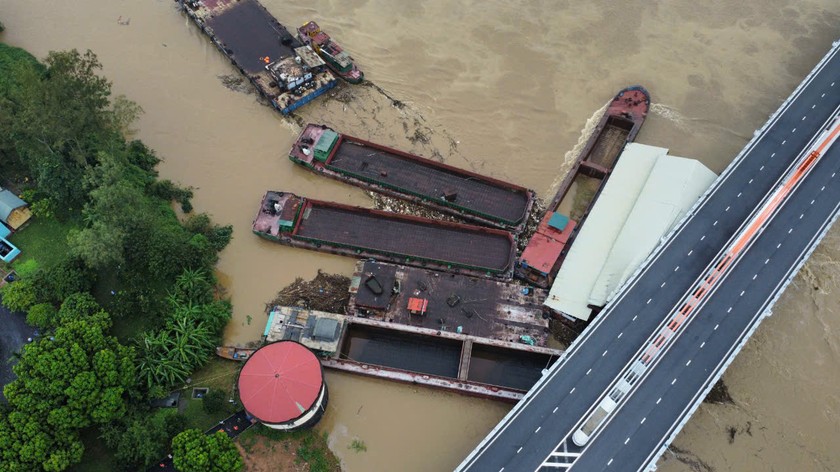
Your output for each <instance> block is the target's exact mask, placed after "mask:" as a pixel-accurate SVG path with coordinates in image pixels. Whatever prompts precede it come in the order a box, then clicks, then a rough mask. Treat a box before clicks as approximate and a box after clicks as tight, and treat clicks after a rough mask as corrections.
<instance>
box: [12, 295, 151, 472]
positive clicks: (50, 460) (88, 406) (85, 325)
mask: <svg viewBox="0 0 840 472" xmlns="http://www.w3.org/2000/svg"><path fill="white" fill-rule="evenodd" d="M88 297H89V295H79V296H76V297H70V298H69V299H68V302H65V304H64V305H63V306H62V308H61V310H59V319H60V322H61V324H60V325H59V326H58V327H57V328H56V329H55V332H54V333H53V335H52V336H49V337H42V338H39V339H37V340H36V341H34V342H32V343H30V344H27V345H26V346H25V347H24V349H23V353H22V355H21V357H20V360H19V361H18V363H17V364H16V365H15V366H14V372H15V374H16V375H17V378H16V379H15V380H13V381H12V382H11V383H9V384H8V385H6V387H5V388H4V389H3V393H4V395H5V396H6V399H7V400H8V403H9V407H10V413H9V415H8V416H6V417H4V418H3V419H0V450H2V452H0V453H1V454H2V459H3V463H4V464H5V467H7V468H8V469H9V470H39V469H44V470H50V471H53V470H55V471H58V470H64V469H66V468H67V467H69V466H70V465H72V464H74V463H76V462H78V461H79V460H80V459H81V454H82V451H83V448H82V446H81V443H80V442H79V438H78V430H79V429H81V428H85V427H88V426H90V425H101V424H106V423H108V422H109V421H112V420H114V419H116V418H120V417H122V416H123V415H124V414H125V412H126V400H127V398H128V396H129V394H130V393H131V392H132V390H133V389H134V388H135V382H136V377H135V367H134V352H133V350H132V349H131V348H128V347H126V346H123V345H121V344H119V342H117V340H116V339H115V338H113V337H111V336H108V335H107V334H106V332H107V330H108V328H110V326H111V320H110V317H109V316H108V314H107V313H105V312H103V311H96V308H97V307H96V306H95V305H94V304H91V303H90V299H89V298H88Z"/></svg>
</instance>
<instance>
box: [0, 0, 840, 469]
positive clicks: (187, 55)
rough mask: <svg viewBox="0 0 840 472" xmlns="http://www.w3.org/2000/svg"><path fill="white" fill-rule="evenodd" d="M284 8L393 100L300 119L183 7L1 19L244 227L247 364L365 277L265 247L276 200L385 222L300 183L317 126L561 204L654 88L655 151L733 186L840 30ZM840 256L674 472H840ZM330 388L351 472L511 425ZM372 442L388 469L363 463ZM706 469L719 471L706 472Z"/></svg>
mask: <svg viewBox="0 0 840 472" xmlns="http://www.w3.org/2000/svg"><path fill="white" fill-rule="evenodd" d="M264 3H265V5H266V7H267V8H268V9H269V10H270V11H271V12H272V13H273V14H274V15H275V16H277V17H278V18H279V19H280V20H281V21H282V22H283V23H285V24H287V25H288V26H290V27H296V26H298V25H299V24H303V23H304V22H305V21H307V20H309V19H315V20H317V21H318V22H319V23H320V24H321V26H322V27H323V28H324V29H325V30H326V31H328V32H329V33H330V34H331V35H333V36H334V37H335V38H336V39H337V41H339V42H340V43H341V44H342V45H343V46H344V47H345V48H346V49H348V50H349V51H350V53H351V54H352V55H353V56H354V57H355V59H356V60H357V61H358V63H359V64H360V66H361V67H362V68H363V69H364V71H365V75H366V77H367V78H368V79H370V80H371V81H372V82H373V84H375V86H356V87H347V86H344V87H342V88H341V89H338V90H336V91H335V93H333V94H331V97H330V98H328V99H319V100H317V101H315V102H314V103H312V104H310V105H307V106H306V107H304V108H302V109H300V110H299V111H298V112H297V113H296V116H295V117H292V118H283V117H281V116H280V115H279V114H277V113H275V112H273V111H272V110H271V109H270V108H268V107H266V106H263V105H261V104H259V103H258V102H257V101H256V99H255V95H254V94H252V93H248V88H247V87H237V86H235V84H231V80H230V77H235V73H236V71H234V70H233V69H232V68H231V66H230V65H229V63H228V62H226V61H225V59H224V58H223V56H222V55H221V54H219V53H218V51H217V50H216V49H215V47H213V46H212V45H211V44H210V43H209V42H208V41H207V40H206V38H205V37H204V36H203V35H202V34H201V33H200V31H198V29H197V28H195V26H194V25H192V24H190V23H188V21H187V20H186V19H185V17H184V16H183V15H182V14H180V13H178V12H177V11H176V4H175V3H173V2H171V1H168V0H143V1H124V0H123V1H113V0H111V1H108V0H77V1H75V2H58V1H55V0H30V1H26V2H24V1H21V0H0V19H2V21H3V23H4V24H5V25H6V28H7V31H6V32H5V33H3V34H2V36H0V38H2V39H3V40H4V41H6V42H9V43H11V44H13V45H17V46H21V47H24V48H26V49H28V50H30V51H31V52H33V53H34V54H35V55H37V56H39V57H42V56H44V55H45V54H46V53H47V52H48V51H49V50H51V49H67V48H79V49H86V48H90V49H92V50H94V51H95V52H96V53H97V54H98V55H99V57H100V59H101V61H102V63H103V64H104V65H105V74H106V75H107V76H108V78H109V79H110V80H112V81H113V82H114V90H115V91H116V92H117V93H122V94H125V95H127V96H128V97H129V98H130V99H132V100H134V101H136V102H138V103H139V104H140V105H141V106H142V107H143V108H144V110H145V114H144V115H143V116H142V118H141V119H140V121H139V122H138V123H137V125H136V128H137V129H138V134H137V136H138V137H139V138H141V139H143V140H144V141H145V142H146V143H147V144H148V145H149V146H151V147H152V148H154V149H155V150H156V151H157V152H158V153H159V154H160V156H161V157H163V158H164V162H163V163H162V164H161V166H160V171H161V174H162V176H163V177H165V178H168V179H172V180H174V181H177V182H180V183H182V184H184V185H188V186H192V187H194V188H195V200H194V205H195V208H196V209H197V210H198V211H205V212H208V213H210V214H211V215H212V216H213V218H214V220H216V221H218V222H219V223H221V224H232V225H233V226H234V239H233V241H232V243H231V245H230V246H229V247H228V248H227V249H226V250H225V251H224V252H223V254H222V257H221V261H220V263H219V275H220V279H221V280H222V281H223V283H224V285H225V287H226V288H227V290H228V295H229V296H230V297H231V298H232V301H233V303H234V320H233V322H232V323H231V325H230V326H229V328H228V330H227V332H226V338H227V341H229V342H232V343H246V342H249V341H252V340H254V339H256V338H257V337H259V334H260V333H261V332H262V329H263V327H264V323H265V320H266V318H265V314H264V311H263V307H264V306H263V305H264V303H265V302H266V301H268V300H269V299H271V298H272V296H273V295H274V294H275V293H276V292H277V290H278V289H280V288H281V287H283V286H285V285H287V284H288V283H290V282H291V281H293V280H294V279H295V278H296V277H298V276H300V277H304V278H306V279H309V278H312V277H313V276H314V275H315V274H316V272H317V270H318V269H321V270H323V271H325V272H329V273H342V274H345V275H349V274H351V273H352V269H353V261H352V260H350V259H347V258H341V257H337V256H329V255H323V254H317V253H314V252H310V251H303V250H297V249H292V248H287V247H283V246H280V245H277V244H271V243H268V242H265V241H262V240H261V239H259V238H257V237H256V236H253V235H252V234H251V233H250V225H251V221H252V219H253V216H254V214H255V213H256V210H257V206H258V205H259V202H260V198H261V196H262V194H263V192H264V191H265V190H268V189H275V190H289V191H292V192H295V193H296V194H300V195H307V196H312V197H316V198H319V199H322V200H336V201H340V202H342V203H349V204H357V205H368V204H370V200H369V198H368V197H366V196H365V195H364V193H363V192H362V191H360V190H358V189H355V188H353V187H350V186H347V185H343V184H340V183H337V182H333V181H330V180H326V179H323V178H319V177H318V176H316V175H313V174H311V173H309V172H307V171H305V170H303V169H298V168H296V167H295V166H294V165H293V164H292V163H290V162H289V161H288V159H287V158H286V152H287V151H288V149H289V147H290V146H291V143H292V141H293V140H294V138H295V136H296V135H297V133H298V131H299V125H300V123H303V122H307V121H313V122H322V123H326V124H328V125H330V126H333V127H335V128H336V129H337V130H340V131H342V132H346V133H348V134H352V135H355V136H358V137H360V138H364V139H370V140H373V141H376V142H381V143H382V144H386V145H389V146H394V147H397V148H400V149H406V150H411V151H414V152H416V153H418V154H421V155H425V156H428V157H433V158H436V159H440V160H442V161H446V162H447V163H448V164H452V165H456V166H461V167H465V168H468V169H471V170H475V171H479V172H482V173H487V174H489V175H492V176H494V177H499V178H503V179H505V180H509V181H511V182H515V183H518V184H521V185H524V186H527V187H530V188H533V189H535V190H536V191H537V192H538V193H539V194H540V196H542V197H550V196H551V194H552V191H553V188H552V186H553V185H556V183H558V182H559V181H560V180H561V178H562V175H559V174H560V172H559V169H562V168H563V165H564V164H563V162H564V159H565V157H566V154H567V152H568V151H569V150H571V149H572V148H573V147H574V145H575V143H577V142H578V139H579V137H580V135H581V130H582V128H584V125H585V123H586V121H587V120H588V119H589V118H590V117H592V116H594V115H596V111H597V110H598V109H599V108H600V107H602V106H603V105H604V104H605V103H606V102H607V101H608V100H609V99H610V98H611V97H612V94H613V93H615V92H616V91H617V90H618V89H620V88H622V87H624V86H625V85H628V84H632V83H641V84H643V85H645V86H646V87H647V88H648V89H649V90H650V91H651V95H652V97H653V102H654V105H653V107H652V112H651V115H650V117H649V119H648V120H647V122H646V124H645V126H644V127H643V128H642V131H641V133H640V135H639V137H638V138H637V141H639V142H643V143H647V144H652V145H658V146H664V147H669V148H671V153H672V154H675V155H681V156H688V157H695V158H698V159H700V160H701V161H702V162H703V163H704V164H706V165H707V166H709V167H710V168H711V169H713V170H714V171H716V172H719V171H720V170H722V169H723V167H724V166H725V165H726V164H727V163H728V162H729V160H730V159H731V158H732V157H733V156H734V155H735V154H736V153H737V151H738V150H739V149H740V148H741V147H742V146H743V145H744V143H745V142H746V141H747V139H748V138H749V137H750V136H751V135H752V132H753V130H754V129H755V128H756V127H758V126H760V125H761V124H762V123H763V122H764V120H765V119H766V117H767V115H768V114H769V113H770V112H772V111H773V110H774V109H775V108H776V107H777V106H778V104H779V103H780V102H781V101H782V100H783V99H784V98H785V97H786V96H787V95H788V94H789V93H790V91H791V90H792V89H793V87H794V86H795V85H796V84H797V83H798V82H799V81H800V80H801V78H802V76H803V75H804V74H805V73H807V71H808V70H810V68H811V67H812V66H813V65H814V63H815V62H816V61H817V59H818V58H819V57H820V56H821V55H822V54H823V53H824V52H825V50H826V49H827V48H828V45H829V44H830V42H831V41H832V40H833V39H836V36H838V31H837V27H836V25H837V24H839V23H840V18H838V15H837V8H836V7H837V5H836V1H831V0H807V1H803V2H799V3H796V4H794V5H789V4H787V3H786V2H781V1H779V0H773V1H761V2H759V1H748V2H735V1H731V0H721V1H718V2H715V3H714V4H713V5H709V6H707V7H706V8H703V7H700V6H698V4H696V3H694V2H690V1H687V0H686V1H680V2H652V1H636V2H610V1H607V0H602V1H595V2H590V3H587V4H577V3H573V2H565V1H561V2H543V1H527V2H526V1H521V0H520V1H514V2H501V1H495V0H491V1H485V2H481V3H478V2H451V1H444V0H432V1H430V2H424V3H412V4H403V3H392V2H385V1H381V0H350V1H337V0H313V1H308V2H303V1H300V0H295V1H291V2H281V1H280V0H266V1H265V2H264ZM232 74H233V75H232ZM225 83H227V85H228V86H226V85H225ZM231 85H232V86H231ZM837 234H838V230H836V229H835V230H834V231H833V232H832V235H834V236H835V239H830V240H829V241H828V242H827V243H826V244H823V247H821V249H820V250H819V251H818V252H817V255H816V256H815V258H814V260H813V261H812V262H810V263H809V264H808V266H807V267H808V269H809V270H811V272H810V273H811V274H812V275H811V276H809V277H803V276H800V277H799V278H798V279H797V284H796V285H795V286H792V287H791V288H790V289H789V290H788V293H786V294H785V296H784V297H783V300H782V302H781V303H780V305H779V306H778V307H777V308H776V310H775V315H774V316H773V317H772V318H770V319H769V320H767V321H766V322H765V324H764V325H763V326H762V327H761V329H759V331H758V332H757V333H756V337H755V339H753V340H752V341H751V342H750V343H749V344H748V347H747V349H746V350H745V351H744V352H743V353H742V354H741V355H740V356H739V358H738V359H737V360H736V362H735V363H733V365H732V367H731V368H730V370H729V372H728V373H727V374H726V376H725V380H726V382H727V384H728V385H729V388H730V393H731V394H732V396H733V398H734V400H735V404H734V405H732V406H717V405H706V406H703V407H702V408H701V409H700V410H699V412H698V413H697V415H696V416H695V418H693V419H692V420H691V421H690V422H689V424H688V426H687V427H686V429H685V431H684V432H683V433H682V434H681V435H680V436H679V437H678V439H677V441H676V443H675V444H676V445H677V446H678V447H679V448H680V450H684V451H687V452H686V453H685V454H682V455H680V456H679V458H677V457H672V458H671V459H668V460H666V461H665V462H664V465H663V468H662V470H666V471H669V472H671V471H687V470H770V469H772V468H776V469H792V468H794V467H798V468H804V469H806V470H837V469H840V454H838V452H837V451H836V450H835V449H834V448H833V447H832V444H833V443H832V442H831V439H832V438H833V434H832V433H833V432H834V431H836V427H837V424H838V416H837V415H838V411H840V398H838V395H837V393H836V392H837V391H838V388H840V378H838V374H837V372H839V371H840V347H838V343H840V335H838V334H837V333H839V332H840V321H838V320H840V317H838V316H837V315H838V311H840V310H838V309H837V308H836V307H837V302H838V301H840V296H838V294H837V289H836V286H835V284H834V277H835V275H836V274H837V273H838V271H837V268H836V265H835V263H834V262H833V261H836V260H838V257H840V256H838V255H837V254H836V253H834V252H833V250H831V249H830V248H829V247H828V246H834V247H836V246H837V245H836V243H831V242H830V241H837V239H836V235H837ZM814 286H816V287H817V289H816V290H815V289H814V288H813V287H814ZM327 381H328V383H329V384H330V389H331V403H330V408H329V412H328V414H327V415H326V416H325V418H324V420H323V423H322V425H321V428H323V429H324V430H325V431H328V432H329V433H330V434H331V440H332V441H333V445H334V450H335V451H336V452H337V453H338V455H339V456H341V457H342V459H343V461H344V464H345V467H346V469H347V470H349V471H351V472H353V471H356V472H358V471H369V470H370V471H378V470H395V469H399V470H406V471H412V470H447V469H451V468H452V467H453V466H454V465H456V464H457V463H458V462H459V461H460V459H461V458H462V457H463V456H464V455H465V453H466V452H467V451H469V450H470V449H471V448H472V447H473V446H474V445H475V443H476V442H477V441H478V440H479V439H480V438H481V437H483V436H484V434H486V432H487V431H489V429H490V428H491V427H492V425H493V424H494V423H495V422H496V421H497V420H498V419H499V418H500V417H501V416H502V415H503V414H504V413H505V411H507V408H508V406H507V405H504V404H498V403H494V402H489V401H482V400H476V399H471V398H464V397H458V396H455V395H452V394H446V393H441V392H434V391H429V390H426V389H415V388H412V387H410V386H403V385H393V384H390V383H386V382H381V381H376V380H371V379H361V378H356V377H351V376H347V375H344V374H329V375H328V377H327ZM748 424H750V425H751V426H747V425H748ZM730 427H734V428H735V429H736V434H735V436H734V440H733V442H732V443H731V444H730V443H729V428H730ZM353 438H358V439H361V440H363V441H364V442H365V443H366V444H367V447H368V450H367V451H366V452H359V453H357V452H354V451H352V450H349V449H348V448H347V445H348V444H349V443H350V441H351V440H352V439H353ZM679 459H684V460H683V461H680V460H679ZM692 461H694V462H696V463H697V464H706V465H707V466H708V468H706V469H704V468H700V469H696V468H695V469H692V467H693V466H691V465H689V464H690V463H692ZM397 465H398V466H397Z"/></svg>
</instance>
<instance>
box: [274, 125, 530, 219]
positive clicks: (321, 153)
mask: <svg viewBox="0 0 840 472" xmlns="http://www.w3.org/2000/svg"><path fill="white" fill-rule="evenodd" d="M289 158H290V159H291V160H292V161H293V162H296V163H298V164H300V165H302V166H304V167H306V168H307V169H310V170H312V171H315V172H317V173H320V174H323V175H325V176H328V177H331V178H334V179H337V180H341V181H344V182H347V183H350V184H353V185H357V186H359V187H363V188H367V189H370V190H374V191H377V192H380V193H384V194H387V195H390V196H394V197H398V198H403V199H406V200H410V201H413V202H416V203H419V204H422V205H426V206H429V207H432V208H435V209H437V210H440V211H443V212H446V213H450V214H453V215H456V216H459V217H462V218H465V219H468V220H471V221H475V222H477V223H482V224H486V225H490V226H495V227H499V228H504V229H508V230H512V231H515V232H518V231H521V229H522V227H523V226H524V224H525V221H526V220H527V218H528V213H529V212H530V210H531V206H532V205H533V202H534V192H533V191H531V190H528V189H526V188H524V187H520V186H518V185H514V184H511V183H508V182H503V181H501V180H497V179H493V178H490V177H486V176H483V175H480V174H476V173H474V172H470V171H467V170H463V169H459V168H457V167H453V166H449V165H446V164H443V163H440V162H437V161H433V160H431V159H426V158H423V157H419V156H415V155H413V154H409V153H406V152H403V151H399V150H396V149H392V148H389V147H386V146H383V145H380V144H376V143H371V142H369V141H365V140H363V139H359V138H355V137H353V136H349V135H346V134H341V133H338V132H336V131H335V130H332V129H330V128H328V127H326V126H324V125H315V124H308V125H306V127H305V128H304V130H303V132H301V134H300V136H299V137H298V139H297V141H295V143H294V144H293V145H292V150H291V151H290V152H289Z"/></svg>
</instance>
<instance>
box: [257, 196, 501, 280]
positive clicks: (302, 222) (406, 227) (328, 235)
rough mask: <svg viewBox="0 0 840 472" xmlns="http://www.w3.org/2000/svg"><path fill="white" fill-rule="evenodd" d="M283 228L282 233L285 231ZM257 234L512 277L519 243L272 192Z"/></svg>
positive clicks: (491, 232) (487, 232)
mask: <svg viewBox="0 0 840 472" xmlns="http://www.w3.org/2000/svg"><path fill="white" fill-rule="evenodd" d="M281 227H282V229H281ZM253 230H254V233H256V234H257V235H259V236H261V237H264V238H267V239H270V240H272V241H276V242H279V243H281V244H286V245H290V246H296V247H303V248H307V249H313V250H320V251H326V252H331V253H334V254H342V255H348V256H354V257H360V258H368V257H370V258H377V259H380V260H385V261H389V262H399V263H404V264H410V265H419V266H430V267H436V268H439V269H442V270H447V271H451V272H456V273H460V272H464V273H471V274H474V275H481V276H489V277H497V278H500V279H504V280H507V279H510V277H511V274H512V268H513V258H514V251H515V249H516V244H515V241H514V238H513V236H512V235H511V234H510V233H508V232H506V231H502V230H497V229H491V228H482V227H478V226H470V225H464V224H459V223H449V222H442V221H435V220H429V219H426V218H418V217H413V216H407V215H399V214H395V213H390V212H384V211H378V210H370V209H367V208H359V207H353V206H348V205H341V204H337V203H331V202H322V201H318V200H310V199H304V198H301V197H298V196H296V195H293V194H290V193H284V192H268V193H266V195H265V196H264V197H263V202H262V205H261V207H260V212H259V213H258V214H257V217H256V219H255V220H254V225H253Z"/></svg>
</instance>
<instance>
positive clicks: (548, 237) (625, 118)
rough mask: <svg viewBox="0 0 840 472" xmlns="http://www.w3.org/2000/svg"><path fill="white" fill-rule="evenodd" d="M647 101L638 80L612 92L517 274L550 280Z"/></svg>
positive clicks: (538, 282)
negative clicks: (605, 108)
mask: <svg viewBox="0 0 840 472" xmlns="http://www.w3.org/2000/svg"><path fill="white" fill-rule="evenodd" d="M649 107H650V95H649V94H648V92H647V90H645V88H644V87H641V86H638V85H636V86H632V87H627V88H625V89H623V90H621V91H620V92H618V94H617V95H616V96H615V97H614V98H613V100H612V102H610V104H609V106H608V107H607V111H606V112H604V115H603V116H602V117H601V120H600V121H599V122H598V125H597V126H596V128H595V130H594V132H593V133H592V136H591V137H590V138H589V140H588V141H587V143H586V146H585V147H584V148H583V150H582V151H581V153H580V154H579V155H578V157H577V159H576V161H575V163H574V165H573V166H572V169H571V170H570V171H569V173H568V174H567V175H566V177H565V179H563V182H562V183H561V184H560V188H559V189H558V190H557V193H556V194H555V196H554V198H553V199H552V201H551V203H550V204H549V205H548V206H547V210H546V213H545V215H544V216H543V218H542V220H541V221H540V224H539V225H538V227H537V231H536V232H535V233H534V235H533V236H532V237H531V240H530V241H529V242H528V245H527V246H526V247H525V250H524V251H522V255H521V256H520V258H519V260H518V261H517V263H516V269H515V273H516V276H517V277H518V278H521V279H523V280H525V281H527V282H529V283H532V284H534V285H536V286H538V287H543V288H547V287H550V286H551V284H552V282H553V280H554V277H555V276H556V275H557V271H558V270H559V269H560V266H561V265H562V263H563V259H564V258H565V256H566V254H567V253H568V250H569V246H571V244H572V243H573V242H574V238H575V236H576V235H577V233H578V229H579V228H580V226H581V225H583V223H584V221H585V220H586V217H587V215H588V214H589V211H590V210H591V209H592V206H593V205H594V204H595V201H596V200H597V198H598V195H599V194H600V192H601V189H603V188H604V184H605V183H606V182H607V179H608V178H609V176H610V172H611V171H612V168H613V167H614V166H615V163H616V161H617V160H618V157H619V156H620V155H621V152H622V150H623V149H624V146H625V145H626V144H627V143H629V142H633V141H634V140H635V139H636V135H637V134H638V133H639V129H640V128H641V127H642V124H643V123H644V122H645V118H646V117H647V112H648V108H649Z"/></svg>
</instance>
